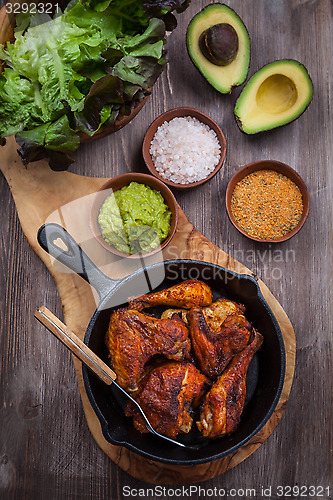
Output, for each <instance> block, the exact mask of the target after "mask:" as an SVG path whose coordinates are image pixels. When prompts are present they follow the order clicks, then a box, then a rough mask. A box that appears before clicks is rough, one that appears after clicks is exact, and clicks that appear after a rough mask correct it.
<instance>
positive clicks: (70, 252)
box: [37, 222, 117, 300]
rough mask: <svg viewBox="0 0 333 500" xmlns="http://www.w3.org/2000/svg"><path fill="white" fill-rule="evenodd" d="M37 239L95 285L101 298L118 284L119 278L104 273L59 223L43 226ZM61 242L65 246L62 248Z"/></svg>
mask: <svg viewBox="0 0 333 500" xmlns="http://www.w3.org/2000/svg"><path fill="white" fill-rule="evenodd" d="M37 241H38V243H39V244H40V246H41V247H42V248H43V250H45V251H46V252H47V253H48V254H50V255H51V256H52V257H54V258H55V259H56V260H58V261H59V262H61V264H64V265H65V266H67V267H68V268H69V269H71V270H72V271H74V272H75V273H76V274H78V275H79V276H81V278H83V279H84V280H86V281H87V282H88V283H89V284H90V285H91V286H93V287H94V288H95V289H96V291H97V293H98V295H99V298H100V300H101V299H103V298H104V297H106V295H107V294H108V293H109V292H110V291H111V290H112V289H113V288H114V287H115V286H116V284H117V280H113V279H111V278H109V277H108V276H106V275H105V274H103V273H102V271H100V270H99V269H98V267H97V266H96V265H95V264H94V263H93V262H92V261H91V260H90V259H89V257H88V255H87V254H86V253H85V252H84V251H83V250H82V248H81V247H80V245H78V243H77V242H76V241H75V240H74V238H73V237H72V236H71V235H70V234H69V233H68V232H67V231H66V229H64V228H63V227H62V226H60V225H59V224H55V223H53V222H52V223H47V224H44V225H43V226H41V227H40V228H39V230H38V233H37ZM56 242H58V243H59V244H57V243H56ZM61 243H62V246H63V247H64V248H60V246H59V245H61Z"/></svg>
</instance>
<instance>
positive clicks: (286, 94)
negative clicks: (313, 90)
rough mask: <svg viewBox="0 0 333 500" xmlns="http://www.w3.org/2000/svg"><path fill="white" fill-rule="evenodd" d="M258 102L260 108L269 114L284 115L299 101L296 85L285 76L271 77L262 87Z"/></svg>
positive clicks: (259, 91) (257, 98)
mask: <svg viewBox="0 0 333 500" xmlns="http://www.w3.org/2000/svg"><path fill="white" fill-rule="evenodd" d="M256 101H257V104H258V106H259V108H260V109H261V110H262V111H265V112H267V113H273V114H278V113H283V112H284V111H287V110H288V109H290V108H291V107H292V106H293V105H294V104H295V102H296V101H297V89H296V86H295V83H294V82H293V81H292V80H291V79H290V78H288V77H287V76H285V75H282V74H275V75H271V76H269V77H268V78H266V80H264V81H263V82H262V84H261V85H260V87H259V89H258V92H257V95H256Z"/></svg>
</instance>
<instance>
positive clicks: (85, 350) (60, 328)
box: [34, 306, 117, 385]
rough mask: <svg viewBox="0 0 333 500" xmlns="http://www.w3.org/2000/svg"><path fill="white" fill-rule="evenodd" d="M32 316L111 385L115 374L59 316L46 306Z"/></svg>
mask: <svg viewBox="0 0 333 500" xmlns="http://www.w3.org/2000/svg"><path fill="white" fill-rule="evenodd" d="M34 316H35V318H37V319H38V321H40V322H41V323H42V324H43V325H44V326H45V327H46V328H47V329H48V330H49V331H50V332H51V333H53V335H55V336H56V337H57V338H58V339H59V340H60V342H62V343H63V344H64V345H65V346H66V347H67V348H68V349H69V350H70V351H71V352H72V353H73V354H74V355H75V356H77V357H78V358H79V359H80V360H81V361H82V362H83V363H84V364H85V365H87V366H88V368H89V369H90V370H91V371H92V372H93V373H95V375H97V377H99V378H100V379H101V380H102V381H103V382H105V383H106V384H107V385H111V384H112V382H113V381H114V380H116V378H117V375H116V374H115V372H114V371H112V370H111V368H109V367H108V366H107V365H106V364H105V363H104V361H102V360H101V359H100V358H99V357H98V356H96V354H95V353H94V352H93V351H92V350H91V349H89V347H88V346H86V344H85V343H84V342H82V340H81V339H79V337H78V336H77V335H75V333H73V332H72V331H71V330H70V329H69V328H67V326H66V325H65V324H64V323H62V322H61V321H60V319H59V318H57V317H56V316H55V315H54V314H53V313H51V311H49V309H47V307H45V306H41V307H39V308H38V309H37V311H35V314H34Z"/></svg>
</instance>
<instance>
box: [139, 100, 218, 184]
mask: <svg viewBox="0 0 333 500" xmlns="http://www.w3.org/2000/svg"><path fill="white" fill-rule="evenodd" d="M184 116H192V117H194V118H197V119H198V120H199V121H201V122H202V123H204V124H206V125H208V126H209V127H210V128H211V129H213V130H214V132H215V133H216V135H217V138H218V141H219V143H220V147H221V158H220V161H219V163H218V165H217V166H216V167H215V169H214V170H213V172H212V173H211V174H209V175H208V176H207V177H205V179H202V180H200V181H197V182H191V183H188V184H178V183H176V182H172V181H169V180H167V179H165V178H164V177H162V176H161V175H160V174H159V173H158V172H157V170H156V168H155V166H154V162H153V159H152V157H151V154H150V152H149V149H150V143H151V141H152V139H153V137H154V135H155V133H156V130H157V129H158V127H159V126H160V125H162V123H164V122H169V121H170V120H172V119H173V118H176V117H184ZM226 153H227V141H226V138H225V136H224V134H223V132H222V130H221V128H220V127H219V126H218V124H217V123H216V122H215V121H214V120H212V119H211V118H210V117H209V116H207V115H205V114H204V113H202V112H201V111H198V110H197V109H194V108H186V107H183V108H175V109H170V110H169V111H166V112H165V113H162V114H161V115H160V116H159V117H158V118H156V120H154V121H153V123H152V124H151V125H150V126H149V128H148V130H147V132H146V135H145V137H144V140H143V144H142V155H143V159H144V161H145V163H146V166H147V168H148V170H149V171H150V173H151V174H153V175H154V176H155V177H157V179H160V180H161V181H162V182H164V183H165V184H167V185H168V186H171V187H174V188H177V189H189V188H193V187H196V186H200V184H203V183H204V182H207V181H209V179H211V178H212V177H214V175H216V174H217V172H218V171H219V170H220V168H221V167H222V165H223V163H224V160H225V157H226Z"/></svg>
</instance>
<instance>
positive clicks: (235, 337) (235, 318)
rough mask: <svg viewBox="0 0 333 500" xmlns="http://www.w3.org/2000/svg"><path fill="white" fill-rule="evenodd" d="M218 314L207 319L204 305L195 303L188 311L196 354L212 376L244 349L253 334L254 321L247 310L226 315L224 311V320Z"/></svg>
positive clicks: (205, 372)
mask: <svg viewBox="0 0 333 500" xmlns="http://www.w3.org/2000/svg"><path fill="white" fill-rule="evenodd" d="M239 311H240V312H241V310H240V309H239ZM217 316H218V315H216V316H215V317H214V316H213V315H212V316H211V317H207V320H206V319H205V315H204V312H203V310H202V309H201V308H200V307H193V308H192V309H191V310H190V311H189V312H188V314H187V318H188V326H189V331H190V337H191V340H192V348H193V352H194V355H195V357H196V359H197V361H198V364H199V367H200V369H201V371H202V372H203V373H204V374H205V375H207V376H208V377H210V378H212V379H215V378H216V377H218V376H219V375H220V374H221V373H222V372H223V370H224V369H225V368H226V366H227V365H228V363H229V362H230V360H231V359H232V357H233V356H234V355H235V354H237V353H238V352H240V351H241V350H242V349H244V347H245V346H246V345H247V343H248V341H249V339H250V335H251V325H250V323H249V322H248V321H247V320H246V318H245V316H243V314H239V313H237V314H230V315H228V316H226V318H225V319H224V317H225V316H224V315H221V317H220V319H221V321H222V323H221V322H220V320H219V319H218V318H217Z"/></svg>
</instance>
